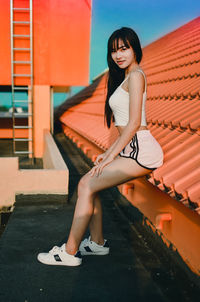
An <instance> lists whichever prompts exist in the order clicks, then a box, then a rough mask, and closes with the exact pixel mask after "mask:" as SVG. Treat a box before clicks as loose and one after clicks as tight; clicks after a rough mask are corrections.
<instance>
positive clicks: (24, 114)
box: [13, 112, 32, 116]
mask: <svg viewBox="0 0 200 302" xmlns="http://www.w3.org/2000/svg"><path fill="white" fill-rule="evenodd" d="M13 115H14V116H32V113H28V112H14V113H13Z"/></svg>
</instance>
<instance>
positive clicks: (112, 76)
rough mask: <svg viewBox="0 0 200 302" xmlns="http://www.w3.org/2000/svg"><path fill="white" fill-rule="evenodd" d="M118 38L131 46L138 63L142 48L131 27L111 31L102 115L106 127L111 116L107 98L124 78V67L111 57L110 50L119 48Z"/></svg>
mask: <svg viewBox="0 0 200 302" xmlns="http://www.w3.org/2000/svg"><path fill="white" fill-rule="evenodd" d="M119 39H121V40H122V41H123V43H124V45H125V46H126V47H127V48H130V47H132V49H133V51H134V53H135V59H136V61H137V63H138V64H139V63H140V62H141V60H142V48H141V45H140V40H139V38H138V36H137V34H136V32H135V31H134V30H133V29H131V28H129V27H122V28H120V29H117V30H116V31H114V32H113V33H112V35H111V36H110V38H109V39H108V48H107V62H108V68H109V72H108V82H107V96H106V103H105V116H104V117H105V120H106V124H107V126H108V128H110V125H111V120H112V118H113V113H112V110H111V108H110V106H109V98H110V96H111V95H112V94H113V92H114V91H115V89H116V88H117V87H118V86H119V85H120V84H121V82H122V81H123V80H124V78H125V69H121V68H119V67H118V66H117V64H116V63H115V62H114V61H113V59H112V57H111V53H112V50H113V49H114V50H115V51H116V50H117V49H118V48H119Z"/></svg>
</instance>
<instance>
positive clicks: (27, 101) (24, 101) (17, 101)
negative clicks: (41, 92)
mask: <svg viewBox="0 0 200 302" xmlns="http://www.w3.org/2000/svg"><path fill="white" fill-rule="evenodd" d="M13 103H32V101H31V100H13Z"/></svg>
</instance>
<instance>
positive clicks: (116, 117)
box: [38, 27, 163, 266]
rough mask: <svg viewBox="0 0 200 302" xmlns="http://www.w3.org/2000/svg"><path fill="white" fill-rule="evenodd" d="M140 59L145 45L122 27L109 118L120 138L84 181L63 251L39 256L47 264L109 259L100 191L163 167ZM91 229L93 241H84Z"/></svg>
mask: <svg viewBox="0 0 200 302" xmlns="http://www.w3.org/2000/svg"><path fill="white" fill-rule="evenodd" d="M141 59H142V49H141V45H140V41H139V38H138V36H137V34H136V33H135V32H134V31H133V30H132V29H131V28H127V27H122V28H121V29H119V30H116V31H115V32H114V33H113V34H112V35H111V36H110V38H109V40H108V53H107V61H108V66H109V77H108V92H107V98H106V103H105V118H106V121H107V125H108V127H110V125H111V122H112V121H114V123H115V126H116V127H117V129H118V131H119V137H118V138H117V139H116V141H115V142H114V143H113V144H112V145H111V146H110V148H109V149H108V150H107V151H106V152H105V153H103V154H101V155H99V156H98V157H97V159H96V161H95V163H94V167H93V168H92V169H91V170H90V171H89V172H88V173H87V174H85V175H84V176H83V177H82V178H81V180H80V182H79V185H78V199H77V203H76V207H75V212H74V218H73V222H72V226H71V230H70V234H69V237H68V240H67V242H66V243H64V244H63V245H62V246H61V247H58V246H54V247H53V248H52V249H51V250H50V251H49V252H48V253H40V254H38V260H39V261H40V262H42V263H45V264H49V265H67V266H76V265H80V264H81V262H82V258H81V256H82V255H105V254H108V253H109V245H108V242H107V240H105V239H104V237H103V230H102V206H101V202H100V199H99V196H98V192H99V191H101V190H103V189H106V188H109V187H113V186H116V185H119V184H122V183H125V182H127V181H129V180H131V179H134V178H137V177H141V176H144V175H146V174H148V173H150V172H151V171H153V170H154V169H156V168H158V167H160V166H161V165H162V163H163V152H162V149H161V147H160V145H159V144H158V142H157V141H156V140H155V138H154V137H153V136H152V135H151V133H150V131H149V130H148V129H147V123H146V118H145V101H146V88H147V82H146V77H145V74H144V72H143V70H142V69H141V68H140V66H139V64H140V62H141ZM88 225H89V229H90V236H89V238H86V239H85V240H83V241H82V242H81V240H82V238H83V236H84V234H85V231H86V229H87V227H88Z"/></svg>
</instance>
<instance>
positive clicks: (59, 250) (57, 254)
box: [37, 243, 82, 266]
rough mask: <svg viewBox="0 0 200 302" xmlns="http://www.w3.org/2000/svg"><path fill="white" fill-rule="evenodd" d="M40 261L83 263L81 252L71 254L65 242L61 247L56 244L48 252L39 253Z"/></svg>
mask: <svg viewBox="0 0 200 302" xmlns="http://www.w3.org/2000/svg"><path fill="white" fill-rule="evenodd" d="M37 259H38V261H40V262H42V263H44V264H49V265H65V266H77V265H80V264H81V263H82V258H81V253H80V251H77V253H76V254H75V255H70V254H68V253H67V252H66V250H65V243H64V244H63V245H62V246H61V247H59V246H54V247H53V248H52V249H51V250H50V251H49V252H48V253H39V254H38V256H37Z"/></svg>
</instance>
